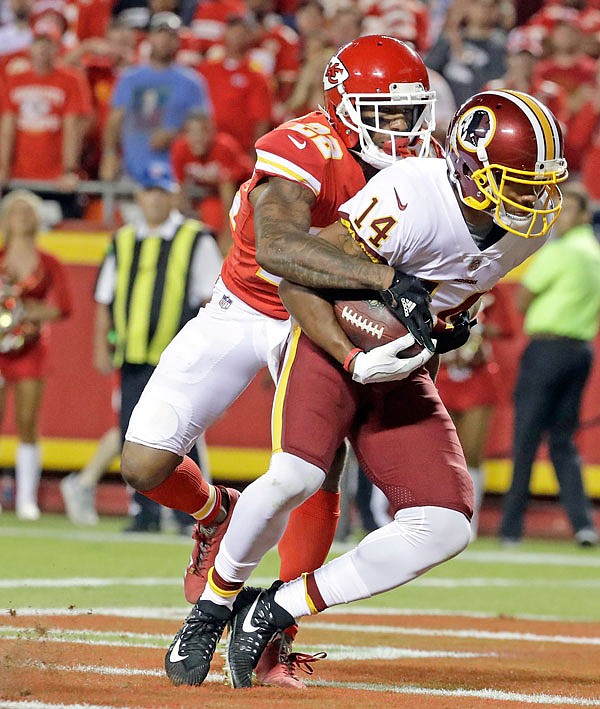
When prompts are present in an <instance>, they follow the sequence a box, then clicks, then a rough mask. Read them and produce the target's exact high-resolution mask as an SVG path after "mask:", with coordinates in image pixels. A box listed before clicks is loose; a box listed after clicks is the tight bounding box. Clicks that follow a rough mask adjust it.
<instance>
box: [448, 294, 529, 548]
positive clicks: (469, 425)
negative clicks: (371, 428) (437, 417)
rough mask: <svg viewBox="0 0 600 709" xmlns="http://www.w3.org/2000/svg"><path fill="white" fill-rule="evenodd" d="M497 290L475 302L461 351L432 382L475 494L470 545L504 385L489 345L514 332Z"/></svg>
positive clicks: (508, 305)
mask: <svg viewBox="0 0 600 709" xmlns="http://www.w3.org/2000/svg"><path fill="white" fill-rule="evenodd" d="M509 300H510V299H509V298H508V296H507V295H506V293H505V291H504V290H503V289H502V288H494V289H493V290H492V291H490V292H489V293H486V294H485V295H484V296H483V297H482V299H481V307H480V309H479V312H478V314H477V324H476V325H475V326H474V327H472V328H471V337H470V338H469V341H468V342H467V343H466V344H465V345H463V346H462V347H460V348H458V349H456V350H453V351H452V352H448V353H447V354H444V355H442V356H441V358H440V360H441V361H440V369H439V372H438V375H437V378H436V380H435V383H436V386H437V389H438V391H439V393H440V396H441V398H442V401H443V402H444V406H445V407H446V409H447V410H448V413H449V414H450V416H451V417H452V420H453V421H454V425H455V426H456V432H457V433H458V438H459V440H460V443H461V445H462V449H463V452H464V454H465V459H466V461H467V467H468V469H469V474H470V476H471V479H472V481H473V489H474V492H475V498H474V505H473V518H472V519H471V541H473V540H474V539H476V538H477V532H478V527H479V511H480V508H481V504H482V501H483V496H484V493H485V477H484V471H483V461H484V452H485V444H486V441H487V436H488V431H489V427H490V424H491V422H492V416H493V414H494V410H495V408H496V406H497V405H498V403H500V402H501V401H502V396H503V390H502V382H503V380H504V378H503V376H502V373H501V371H500V368H499V366H498V362H497V361H496V359H495V357H494V350H493V342H494V341H495V340H497V339H499V338H503V339H507V338H510V337H514V336H515V335H516V333H517V329H518V326H517V323H516V316H515V312H514V310H513V308H512V307H511V303H510V302H509Z"/></svg>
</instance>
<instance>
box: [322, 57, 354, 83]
mask: <svg viewBox="0 0 600 709" xmlns="http://www.w3.org/2000/svg"><path fill="white" fill-rule="evenodd" d="M349 76H350V74H349V72H348V69H346V67H345V66H344V65H343V64H342V62H341V61H340V60H339V58H338V57H332V58H331V61H330V62H329V64H328V65H327V66H326V67H325V73H324V74H323V86H324V88H325V91H328V90H329V89H333V88H335V87H336V86H339V85H340V84H343V83H344V81H346V79H347V78H348V77H349Z"/></svg>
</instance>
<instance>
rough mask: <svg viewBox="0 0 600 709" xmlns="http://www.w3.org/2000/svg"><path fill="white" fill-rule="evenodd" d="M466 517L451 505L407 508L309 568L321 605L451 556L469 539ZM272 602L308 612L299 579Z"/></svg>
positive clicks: (382, 586)
mask: <svg viewBox="0 0 600 709" xmlns="http://www.w3.org/2000/svg"><path fill="white" fill-rule="evenodd" d="M469 534H470V528H469V522H468V520H467V518H466V517H465V516H464V515H463V514H461V513H460V512H457V511H456V510H449V509H446V508H444V507H412V508H409V509H404V510H400V511H398V512H396V515H395V517H394V521H393V522H391V523H390V524H388V525H386V526H385V527H381V528H380V529H376V530H375V531H374V532H371V534H369V535H367V536H366V537H365V538H364V539H363V540H362V541H361V543H360V544H359V545H358V546H357V547H355V548H354V549H352V550H351V551H349V552H347V553H346V554H343V555H342V556H340V557H338V558H337V559H333V560H332V561H330V562H329V563H328V564H325V566H322V567H321V568H320V569H317V570H316V571H315V572H314V580H315V582H316V585H317V586H318V589H319V593H320V594H321V597H322V599H323V601H324V602H325V606H326V607H327V608H329V607H330V606H336V605H339V604H340V603H350V602H351V601H357V600H359V599H361V598H369V597H371V596H374V595H376V594H378V593H383V592H384V591H389V590H390V589H392V588H397V587H398V586H402V585H403V584H405V583H407V582H408V581H412V579H414V578H416V577H417V576H420V575H421V574H423V573H425V572H426V571H428V570H429V569H431V568H433V567H434V566H437V565H438V564H441V563H442V562H443V561H447V560H448V559H451V558H452V557H453V556H456V555H457V554H458V553H460V552H461V551H462V550H463V549H464V548H465V547H466V546H467V544H468V543H469ZM275 601H276V603H278V604H279V605H280V606H282V607H283V608H285V610H287V611H288V612H289V613H290V614H291V615H293V616H294V617H295V618H299V617H300V616H303V615H310V613H311V610H310V608H309V605H308V598H307V594H306V589H305V583H304V579H303V578H299V579H296V580H294V581H290V582H289V583H286V584H284V585H283V586H281V588H280V589H279V590H278V591H277V592H276V594H275Z"/></svg>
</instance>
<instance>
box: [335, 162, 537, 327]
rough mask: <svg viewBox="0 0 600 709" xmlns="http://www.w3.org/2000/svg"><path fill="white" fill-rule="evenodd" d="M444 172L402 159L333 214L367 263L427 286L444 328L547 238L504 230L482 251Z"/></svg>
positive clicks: (440, 165)
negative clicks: (402, 273) (365, 255)
mask: <svg viewBox="0 0 600 709" xmlns="http://www.w3.org/2000/svg"><path fill="white" fill-rule="evenodd" d="M446 170H447V168H446V162H445V160H442V159H430V160H419V159H416V158H414V159H413V158H408V159H405V160H400V161H399V162H396V163H394V164H392V165H390V166H389V167H387V168H385V169H384V170H381V172H379V173H378V174H377V175H375V176H374V177H372V178H371V179H370V180H369V182H368V183H367V185H366V186H365V187H363V188H362V189H361V190H360V192H358V193H357V194H356V195H355V196H354V197H352V198H351V199H349V200H348V201H347V202H345V203H344V204H342V206H341V207H340V210H339V211H340V216H341V217H342V219H343V220H344V221H347V222H348V226H349V228H350V229H351V231H352V233H353V236H354V237H355V238H356V239H357V240H358V241H359V242H360V243H361V245H362V246H363V248H364V249H365V251H366V252H367V253H368V254H369V255H370V257H371V258H373V259H374V260H377V261H383V262H385V263H388V264H389V265H390V266H394V267H395V268H399V269H401V270H402V271H405V272H406V273H410V274H411V275H413V276H418V277H419V278H421V279H423V280H425V281H427V282H428V283H429V284H430V285H431V286H432V290H431V294H432V301H431V305H430V310H431V313H432V314H433V315H436V316H437V317H438V319H439V320H441V321H444V322H448V321H449V320H450V318H451V316H452V315H455V314H456V313H459V312H461V311H463V310H467V309H468V308H469V307H470V306H471V305H472V304H473V303H474V302H475V301H476V300H477V299H478V298H479V297H480V296H481V294H482V293H485V292H486V291H488V290H490V289H491V288H492V287H493V286H494V285H495V284H496V283H497V282H498V281H499V280H500V279H501V278H502V277H503V276H505V275H506V274H507V273H508V272H509V271H510V270H512V269H513V268H515V266H518V265H519V264H521V263H522V262H523V261H525V259H527V258H528V257H529V256H530V255H531V254H533V253H534V252H535V251H537V250H538V249H539V248H540V247H541V246H542V245H543V244H544V243H545V242H546V240H547V239H548V234H547V235H546V236H543V237H537V238H535V239H525V238H523V237H522V236H517V235H516V234H511V233H510V232H506V233H504V235H503V236H501V238H499V239H498V240H497V241H496V242H495V243H493V244H492V245H490V246H488V247H487V248H483V249H482V250H480V249H479V247H478V246H477V243H476V242H475V240H474V238H473V236H472V235H471V233H470V232H469V229H468V227H467V225H466V223H465V220H464V218H463V215H462V212H461V209H460V207H459V205H458V201H457V199H456V197H455V196H454V192H453V189H452V187H451V185H450V182H449V181H448V177H447V172H446ZM498 229H499V227H498Z"/></svg>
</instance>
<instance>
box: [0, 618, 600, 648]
mask: <svg viewBox="0 0 600 709" xmlns="http://www.w3.org/2000/svg"><path fill="white" fill-rule="evenodd" d="M310 627H311V629H313V630H314V629H317V630H327V631H328V632H351V633H354V634H357V633H381V634H386V635H413V636H423V637H436V638H463V639H469V640H506V641H518V642H540V643H560V644H563V645H593V646H596V645H598V646H600V637H582V636H574V635H539V634H537V633H516V632H507V631H489V630H454V629H450V628H444V629H433V628H402V627H390V626H389V625H358V624H350V623H327V622H319V621H312V622H311V623H310ZM42 637H43V638H44V640H50V641H52V642H65V643H66V642H74V643H82V642H83V643H92V644H95V645H103V644H104V645H115V646H121V645H123V646H127V645H128V643H122V642H119V641H113V640H112V638H113V637H118V638H128V639H130V640H136V641H138V640H139V642H136V643H135V644H136V646H140V647H160V648H162V647H164V645H163V644H162V643H165V642H166V643H167V644H168V643H169V642H170V641H171V640H172V636H171V635H164V634H162V633H132V632H126V631H122V632H121V631H114V632H103V631H98V630H89V629H87V628H82V629H78V630H65V629H62V628H44V629H43V631H42V632H40V631H39V629H36V628H28V627H16V626H0V639H2V638H3V639H10V640H16V639H22V640H39V639H40V638H42ZM92 638H96V640H92ZM150 640H152V641H153V642H152V643H149V642H148V641H150ZM159 642H160V643H161V644H155V643H159Z"/></svg>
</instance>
